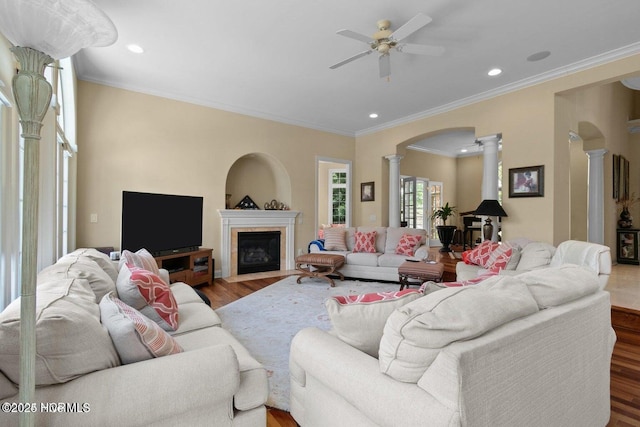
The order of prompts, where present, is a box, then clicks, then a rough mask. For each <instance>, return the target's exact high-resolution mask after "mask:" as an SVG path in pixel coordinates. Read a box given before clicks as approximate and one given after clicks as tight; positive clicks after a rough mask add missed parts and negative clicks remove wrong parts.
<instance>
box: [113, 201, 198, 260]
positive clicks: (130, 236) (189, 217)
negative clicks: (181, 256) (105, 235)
mask: <svg viewBox="0 0 640 427" xmlns="http://www.w3.org/2000/svg"><path fill="white" fill-rule="evenodd" d="M202 201H203V198H202V197H197V196H177V195H171V194H154V193H138V192H134V191H123V192H122V235H121V237H122V240H121V246H120V249H121V250H125V249H128V250H130V251H132V252H135V251H137V250H138V249H141V248H145V249H146V250H148V251H149V252H151V253H152V254H153V255H154V256H162V255H168V254H172V253H180V252H190V251H194V250H198V249H199V247H200V246H201V245H202Z"/></svg>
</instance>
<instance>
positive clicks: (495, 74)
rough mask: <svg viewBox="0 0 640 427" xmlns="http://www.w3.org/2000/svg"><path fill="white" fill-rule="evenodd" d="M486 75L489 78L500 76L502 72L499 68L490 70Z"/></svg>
mask: <svg viewBox="0 0 640 427" xmlns="http://www.w3.org/2000/svg"><path fill="white" fill-rule="evenodd" d="M487 74H488V75H490V76H491V77H495V76H499V75H500V74H502V70H501V69H500V68H492V69H490V70H489V72H488V73H487Z"/></svg>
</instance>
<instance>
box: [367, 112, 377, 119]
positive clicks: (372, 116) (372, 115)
mask: <svg viewBox="0 0 640 427" xmlns="http://www.w3.org/2000/svg"><path fill="white" fill-rule="evenodd" d="M369 118H370V119H377V118H378V113H371V114H369Z"/></svg>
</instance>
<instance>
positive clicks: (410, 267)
mask: <svg viewBox="0 0 640 427" xmlns="http://www.w3.org/2000/svg"><path fill="white" fill-rule="evenodd" d="M443 272H444V265H443V264H441V263H439V262H437V263H433V264H432V263H428V262H421V261H418V262H414V261H405V262H403V263H402V264H400V267H398V276H400V290H403V289H404V288H405V287H407V288H408V287H409V285H410V284H412V283H413V284H416V285H422V284H423V283H424V282H427V281H433V282H439V281H440V280H441V279H442V273H443ZM412 279H413V280H416V281H417V282H412V281H411V280H412Z"/></svg>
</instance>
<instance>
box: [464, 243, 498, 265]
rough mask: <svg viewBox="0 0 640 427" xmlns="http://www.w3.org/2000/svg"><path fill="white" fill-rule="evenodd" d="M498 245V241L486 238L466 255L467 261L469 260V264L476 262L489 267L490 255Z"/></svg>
mask: <svg viewBox="0 0 640 427" xmlns="http://www.w3.org/2000/svg"><path fill="white" fill-rule="evenodd" d="M497 247H498V244H497V243H495V242H492V241H491V240H485V241H484V242H482V243H480V244H479V245H478V246H476V247H475V248H473V249H472V250H471V252H469V254H468V255H467V257H466V258H467V261H468V262H467V261H465V262H467V264H475V265H479V266H480V267H483V268H489V257H490V256H491V253H492V252H493V251H494V249H496V248H497Z"/></svg>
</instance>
